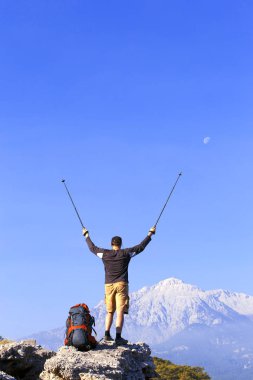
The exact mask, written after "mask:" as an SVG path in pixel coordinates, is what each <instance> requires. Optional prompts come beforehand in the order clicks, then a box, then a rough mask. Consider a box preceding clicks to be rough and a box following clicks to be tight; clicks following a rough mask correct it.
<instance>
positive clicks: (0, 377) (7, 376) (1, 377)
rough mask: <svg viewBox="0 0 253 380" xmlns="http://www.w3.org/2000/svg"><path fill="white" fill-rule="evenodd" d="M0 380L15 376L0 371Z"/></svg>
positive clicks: (10, 378) (8, 379)
mask: <svg viewBox="0 0 253 380" xmlns="http://www.w3.org/2000/svg"><path fill="white" fill-rule="evenodd" d="M0 380H16V379H15V377H12V376H10V375H7V373H5V372H2V371H0Z"/></svg>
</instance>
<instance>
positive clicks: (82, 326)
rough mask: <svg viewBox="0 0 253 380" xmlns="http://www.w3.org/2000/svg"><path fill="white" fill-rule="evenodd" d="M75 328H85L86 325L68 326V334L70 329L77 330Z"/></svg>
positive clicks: (70, 331)
mask: <svg viewBox="0 0 253 380" xmlns="http://www.w3.org/2000/svg"><path fill="white" fill-rule="evenodd" d="M77 329H83V330H87V326H85V325H78V326H70V327H69V328H68V335H70V334H71V333H72V331H74V330H77Z"/></svg>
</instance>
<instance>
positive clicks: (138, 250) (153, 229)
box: [125, 226, 156, 258]
mask: <svg viewBox="0 0 253 380" xmlns="http://www.w3.org/2000/svg"><path fill="white" fill-rule="evenodd" d="M155 232H156V227H155V226H154V227H151V228H150V230H149V232H148V235H147V236H146V237H145V239H144V240H143V241H142V242H141V243H140V244H138V245H135V246H134V247H131V248H126V249H125V252H127V254H128V255H129V256H130V257H131V258H132V257H134V256H136V255H138V254H139V253H141V252H142V251H144V249H145V248H146V246H147V245H148V243H150V241H151V236H152V235H154V234H155Z"/></svg>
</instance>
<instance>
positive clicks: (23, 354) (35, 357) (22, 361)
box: [0, 341, 55, 380]
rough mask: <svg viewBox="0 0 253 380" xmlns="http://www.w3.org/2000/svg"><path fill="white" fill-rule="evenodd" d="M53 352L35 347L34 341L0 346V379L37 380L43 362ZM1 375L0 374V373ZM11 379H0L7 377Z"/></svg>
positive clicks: (53, 353)
mask: <svg viewBox="0 0 253 380" xmlns="http://www.w3.org/2000/svg"><path fill="white" fill-rule="evenodd" d="M53 355H55V352H53V351H48V350H45V349H43V348H42V347H41V346H37V345H36V342H35V341H28V342H26V341H23V342H19V343H17V342H11V343H6V344H2V345H0V371H3V372H4V373H5V374H4V375H0V379H6V380H7V379H13V378H15V379H17V380H19V379H22V380H37V379H39V375H40V373H41V372H42V371H43V368H44V364H45V361H46V360H47V359H49V358H51V357H52V356H53ZM0 373H1V372H0ZM6 374H7V375H10V376H13V377H1V376H7V375H6Z"/></svg>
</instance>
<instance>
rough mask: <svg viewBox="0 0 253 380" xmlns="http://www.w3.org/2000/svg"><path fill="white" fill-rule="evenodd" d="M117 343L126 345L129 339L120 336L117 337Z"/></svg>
mask: <svg viewBox="0 0 253 380" xmlns="http://www.w3.org/2000/svg"><path fill="white" fill-rule="evenodd" d="M115 343H116V344H117V346H125V345H126V344H127V343H128V340H126V339H124V338H122V337H120V338H116V339H115Z"/></svg>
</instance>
